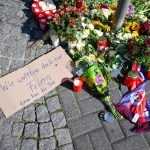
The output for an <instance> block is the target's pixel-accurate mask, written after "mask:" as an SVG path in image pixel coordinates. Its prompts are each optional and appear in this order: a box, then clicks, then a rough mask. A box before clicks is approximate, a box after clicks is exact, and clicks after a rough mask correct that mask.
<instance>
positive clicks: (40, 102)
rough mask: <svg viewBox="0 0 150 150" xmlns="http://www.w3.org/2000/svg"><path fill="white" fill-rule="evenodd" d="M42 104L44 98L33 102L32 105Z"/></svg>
mask: <svg viewBox="0 0 150 150" xmlns="http://www.w3.org/2000/svg"><path fill="white" fill-rule="evenodd" d="M44 103H45V99H44V96H43V97H41V98H40V99H37V100H35V101H34V104H44Z"/></svg>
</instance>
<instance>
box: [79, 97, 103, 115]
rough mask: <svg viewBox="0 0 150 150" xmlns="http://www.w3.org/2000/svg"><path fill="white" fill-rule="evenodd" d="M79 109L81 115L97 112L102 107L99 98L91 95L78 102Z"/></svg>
mask: <svg viewBox="0 0 150 150" xmlns="http://www.w3.org/2000/svg"><path fill="white" fill-rule="evenodd" d="M78 104H79V108H80V111H81V113H82V114H83V115H86V114H90V113H94V112H98V111H100V110H103V109H104V106H103V104H102V103H101V102H100V100H98V99H96V98H94V97H91V98H87V99H84V100H82V101H79V102H78Z"/></svg>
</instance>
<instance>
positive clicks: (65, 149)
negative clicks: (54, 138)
mask: <svg viewBox="0 0 150 150" xmlns="http://www.w3.org/2000/svg"><path fill="white" fill-rule="evenodd" d="M59 150H74V147H73V144H72V143H71V144H66V145H63V146H61V147H59Z"/></svg>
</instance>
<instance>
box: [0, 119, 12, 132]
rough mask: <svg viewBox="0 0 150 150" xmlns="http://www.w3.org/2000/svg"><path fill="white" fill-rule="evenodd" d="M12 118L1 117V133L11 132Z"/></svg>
mask: <svg viewBox="0 0 150 150" xmlns="http://www.w3.org/2000/svg"><path fill="white" fill-rule="evenodd" d="M12 124H13V122H12V120H10V119H6V118H2V119H0V133H1V134H11V127H12Z"/></svg>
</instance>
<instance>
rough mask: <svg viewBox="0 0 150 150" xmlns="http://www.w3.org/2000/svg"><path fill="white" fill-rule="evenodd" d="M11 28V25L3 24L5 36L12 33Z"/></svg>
mask: <svg viewBox="0 0 150 150" xmlns="http://www.w3.org/2000/svg"><path fill="white" fill-rule="evenodd" d="M11 28H12V25H10V24H8V23H5V24H3V27H2V32H3V34H5V35H6V34H8V33H9V32H10V30H11Z"/></svg>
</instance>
